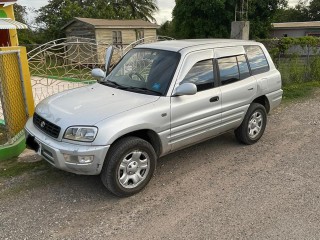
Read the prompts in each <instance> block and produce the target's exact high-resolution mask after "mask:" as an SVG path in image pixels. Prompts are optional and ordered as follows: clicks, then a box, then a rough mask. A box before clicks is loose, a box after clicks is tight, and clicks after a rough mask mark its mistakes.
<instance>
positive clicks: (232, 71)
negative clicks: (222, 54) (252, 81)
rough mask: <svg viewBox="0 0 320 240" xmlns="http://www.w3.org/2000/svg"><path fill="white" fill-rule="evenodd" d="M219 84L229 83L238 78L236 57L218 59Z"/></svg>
mask: <svg viewBox="0 0 320 240" xmlns="http://www.w3.org/2000/svg"><path fill="white" fill-rule="evenodd" d="M218 65H219V73H220V81H221V85H226V84H230V83H233V82H236V81H239V80H240V74H239V69H238V62H237V57H227V58H220V59H218Z"/></svg>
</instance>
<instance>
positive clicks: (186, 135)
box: [169, 49, 221, 150]
mask: <svg viewBox="0 0 320 240" xmlns="http://www.w3.org/2000/svg"><path fill="white" fill-rule="evenodd" d="M183 61H184V62H183V65H182V66H183V67H182V69H181V71H180V73H179V77H178V80H177V83H176V86H178V85H179V84H182V83H187V82H191V83H194V84H196V86H197V93H196V94H195V95H191V96H172V97H171V134H170V141H169V142H170V144H171V147H172V150H176V149H179V148H182V147H185V146H188V145H191V144H193V143H196V142H199V141H202V140H204V139H207V138H210V137H212V136H214V135H217V134H218V133H219V126H220V124H221V92H220V88H218V87H217V86H218V82H217V76H216V74H215V71H214V64H213V63H214V61H213V50H212V49H209V50H202V51H196V52H192V53H189V54H188V55H186V57H185V59H184V60H183Z"/></svg>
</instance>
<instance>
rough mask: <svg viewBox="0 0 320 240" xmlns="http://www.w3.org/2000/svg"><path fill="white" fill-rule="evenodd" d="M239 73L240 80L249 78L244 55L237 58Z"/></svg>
mask: <svg viewBox="0 0 320 240" xmlns="http://www.w3.org/2000/svg"><path fill="white" fill-rule="evenodd" d="M237 60H238V65H239V71H240V79H241V80H242V79H245V78H248V77H250V71H249V67H248V63H247V59H246V57H245V56H244V55H240V56H237Z"/></svg>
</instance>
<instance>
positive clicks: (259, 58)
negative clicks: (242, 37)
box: [245, 46, 270, 75]
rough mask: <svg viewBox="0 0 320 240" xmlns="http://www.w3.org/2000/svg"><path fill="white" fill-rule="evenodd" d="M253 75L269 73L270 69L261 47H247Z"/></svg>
mask: <svg viewBox="0 0 320 240" xmlns="http://www.w3.org/2000/svg"><path fill="white" fill-rule="evenodd" d="M245 50H246V52H247V57H248V61H249V65H250V68H251V72H252V74H254V75H255V74H259V73H264V72H268V71H269V69H270V67H269V63H268V60H267V58H266V56H265V55H264V53H263V51H262V49H261V48H260V47H259V46H245Z"/></svg>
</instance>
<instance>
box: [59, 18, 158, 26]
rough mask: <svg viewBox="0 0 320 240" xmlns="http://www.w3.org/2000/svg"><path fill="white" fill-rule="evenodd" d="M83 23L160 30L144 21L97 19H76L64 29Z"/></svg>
mask: <svg viewBox="0 0 320 240" xmlns="http://www.w3.org/2000/svg"><path fill="white" fill-rule="evenodd" d="M76 21H81V22H84V23H87V24H90V25H92V26H94V27H95V28H159V25H157V24H154V23H150V22H147V21H144V20H142V19H136V20H110V19H95V18H79V17H76V18H74V19H73V20H72V21H71V22H69V23H67V24H66V25H64V26H63V27H62V29H65V28H66V27H68V26H69V25H71V24H72V23H74V22H76Z"/></svg>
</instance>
